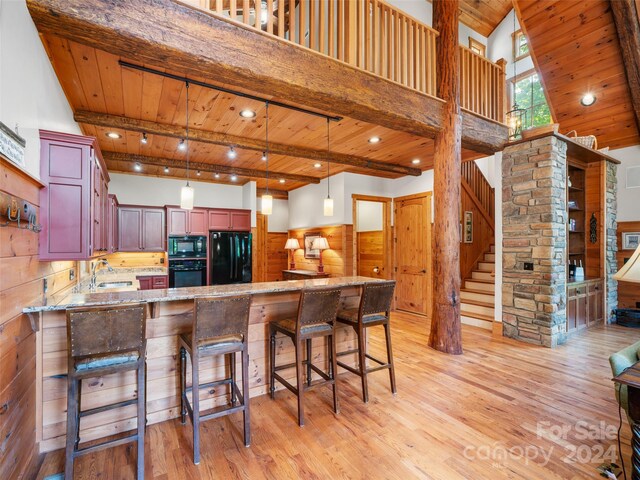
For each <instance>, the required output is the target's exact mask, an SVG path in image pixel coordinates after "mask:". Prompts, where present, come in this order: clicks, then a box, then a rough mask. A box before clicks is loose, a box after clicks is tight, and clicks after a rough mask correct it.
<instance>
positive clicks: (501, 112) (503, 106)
mask: <svg viewBox="0 0 640 480" xmlns="http://www.w3.org/2000/svg"><path fill="white" fill-rule="evenodd" d="M496 65H498V66H499V67H500V69H501V71H500V80H499V84H498V89H499V90H498V93H497V95H498V102H500V103H499V105H498V118H499V119H500V121H501V122H502V123H506V122H507V118H506V117H507V110H508V108H507V103H508V101H509V100H507V61H506V60H505V59H504V58H501V59H500V60H498V61H497V62H496Z"/></svg>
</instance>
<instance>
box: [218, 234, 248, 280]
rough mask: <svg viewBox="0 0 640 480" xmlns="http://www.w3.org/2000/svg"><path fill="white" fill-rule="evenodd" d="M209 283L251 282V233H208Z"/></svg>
mask: <svg viewBox="0 0 640 480" xmlns="http://www.w3.org/2000/svg"><path fill="white" fill-rule="evenodd" d="M209 265H210V268H211V273H210V275H211V277H210V282H209V285H226V284H229V283H250V282H251V234H250V233H246V232H211V233H210V234H209Z"/></svg>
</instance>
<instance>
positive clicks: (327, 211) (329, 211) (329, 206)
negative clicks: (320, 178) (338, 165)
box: [324, 118, 333, 217]
mask: <svg viewBox="0 0 640 480" xmlns="http://www.w3.org/2000/svg"><path fill="white" fill-rule="evenodd" d="M329 130H330V129H329V119H328V118H327V198H325V199H324V216H325V217H333V198H331V191H330V189H329V182H330V181H331V180H330V179H329V156H330V155H331V141H330V138H329Z"/></svg>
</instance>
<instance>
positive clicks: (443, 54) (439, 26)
mask: <svg viewBox="0 0 640 480" xmlns="http://www.w3.org/2000/svg"><path fill="white" fill-rule="evenodd" d="M433 27H434V28H435V29H436V30H437V31H438V32H440V36H439V37H438V43H437V45H436V64H437V65H438V66H439V70H438V77H437V94H438V97H440V98H442V99H443V100H445V101H446V102H447V105H446V107H445V118H444V124H443V129H442V131H441V132H439V133H438V134H437V135H436V138H435V145H434V186H433V194H434V198H435V212H434V228H433V230H434V251H433V258H434V262H433V276H432V278H433V282H434V283H433V315H432V318H431V334H430V336H429V346H430V347H432V348H434V349H436V350H440V351H441V352H445V353H451V354H456V355H459V354H461V353H462V334H461V327H460V283H461V279H460V161H461V160H460V151H461V133H462V132H461V125H462V119H461V116H460V74H459V63H460V56H459V51H458V0H434V1H433Z"/></svg>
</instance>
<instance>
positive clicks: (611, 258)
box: [604, 162, 618, 322]
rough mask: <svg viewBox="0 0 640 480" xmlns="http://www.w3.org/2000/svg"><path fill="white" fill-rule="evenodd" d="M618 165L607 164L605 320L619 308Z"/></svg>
mask: <svg viewBox="0 0 640 480" xmlns="http://www.w3.org/2000/svg"><path fill="white" fill-rule="evenodd" d="M617 168H618V165H616V164H615V163H612V162H607V166H606V191H605V209H606V211H605V221H606V222H607V224H606V232H607V238H606V242H607V243H606V247H605V248H606V252H605V267H604V269H605V272H604V274H605V287H606V289H607V290H606V295H607V311H606V312H605V315H606V317H605V322H607V321H610V320H611V316H612V311H613V310H615V309H616V308H618V282H617V281H615V280H614V279H613V275H614V274H615V273H616V272H617V271H618V262H617V259H616V252H617V251H618V240H617V233H616V232H617V229H618V224H617V221H616V215H617V210H618V202H617V194H618V180H617V177H616V170H617Z"/></svg>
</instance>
